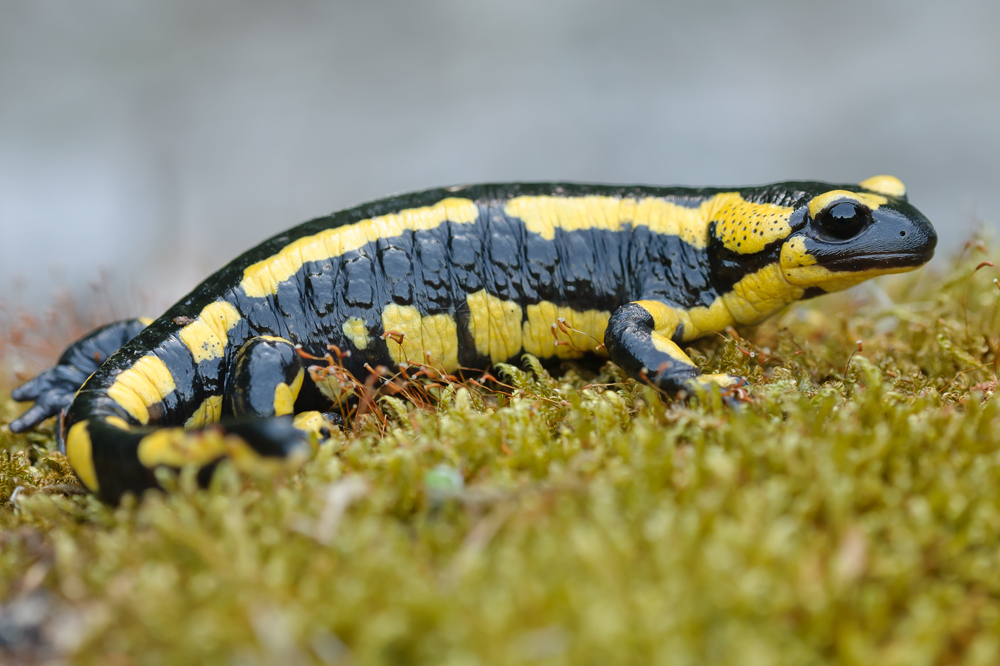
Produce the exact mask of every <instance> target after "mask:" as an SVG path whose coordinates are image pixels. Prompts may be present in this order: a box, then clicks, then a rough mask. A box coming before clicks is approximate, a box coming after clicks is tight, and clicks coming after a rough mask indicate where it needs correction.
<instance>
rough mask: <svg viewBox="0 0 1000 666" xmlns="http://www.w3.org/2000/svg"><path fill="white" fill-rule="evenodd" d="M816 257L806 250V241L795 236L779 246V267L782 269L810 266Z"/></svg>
mask: <svg viewBox="0 0 1000 666" xmlns="http://www.w3.org/2000/svg"><path fill="white" fill-rule="evenodd" d="M815 263H816V257H814V256H813V255H811V254H809V251H808V250H807V249H806V239H805V238H803V237H802V236H796V237H795V238H792V239H790V240H788V242H786V243H785V244H784V245H782V246H781V267H782V268H784V269H786V270H787V269H789V268H799V267H801V266H812V265H813V264H815Z"/></svg>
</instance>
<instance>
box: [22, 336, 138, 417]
mask: <svg viewBox="0 0 1000 666" xmlns="http://www.w3.org/2000/svg"><path fill="white" fill-rule="evenodd" d="M147 324H149V320H148V319H125V320H123V321H116V322H114V323H112V324H107V325H105V326H102V327H100V328H98V329H96V330H94V331H91V332H90V333H88V334H87V335H85V336H84V337H82V338H80V339H79V340H77V341H76V342H74V343H73V344H71V345H70V346H69V347H67V348H66V351H65V352H63V355H62V356H60V357H59V360H58V361H57V362H56V365H55V367H52V368H49V369H48V370H45V371H44V372H42V373H40V374H39V375H38V376H37V377H35V378H34V379H31V380H29V381H27V382H25V383H24V384H22V385H21V386H19V387H17V388H16V389H14V390H13V391H12V392H11V397H12V398H14V400H17V401H18V402H27V401H29V400H32V401H34V403H35V404H34V405H32V407H31V408H30V409H28V411H26V412H25V413H24V414H22V415H21V416H20V417H18V418H16V419H14V420H13V421H11V423H10V429H11V431H13V432H24V431H26V430H30V429H31V428H34V427H35V426H37V425H38V424H39V423H41V422H42V421H44V420H45V419H47V418H49V417H50V416H55V415H56V414H58V413H59V412H60V411H62V410H64V409H66V408H67V407H69V404H70V403H71V402H72V401H73V396H74V395H76V392H77V391H79V390H80V387H81V386H83V383H84V382H85V381H87V377H89V376H90V375H92V374H93V373H94V372H95V371H96V370H97V369H98V368H99V367H101V364H102V363H104V361H105V360H107V358H108V357H109V356H111V355H112V354H114V353H115V352H116V351H118V349H119V348H121V346H122V345H124V344H125V343H126V342H128V341H129V340H131V339H132V338H134V337H135V336H136V335H138V334H139V331H141V330H142V329H144V328H145V327H146V325H147Z"/></svg>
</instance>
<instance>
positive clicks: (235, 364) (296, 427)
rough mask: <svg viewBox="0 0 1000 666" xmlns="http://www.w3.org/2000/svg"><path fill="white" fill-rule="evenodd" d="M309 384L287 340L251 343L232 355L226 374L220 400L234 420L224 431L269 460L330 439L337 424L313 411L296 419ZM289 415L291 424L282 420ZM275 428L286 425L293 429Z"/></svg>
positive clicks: (266, 338)
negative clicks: (296, 411) (300, 402)
mask: <svg viewBox="0 0 1000 666" xmlns="http://www.w3.org/2000/svg"><path fill="white" fill-rule="evenodd" d="M307 382H311V380H310V379H309V378H308V377H307V376H306V371H305V365H304V364H303V362H302V357H301V356H300V355H299V353H298V350H297V349H296V348H295V346H294V345H293V344H292V343H291V342H290V341H288V340H285V339H284V338H276V337H271V336H260V337H256V338H251V339H250V340H249V341H247V342H246V343H244V345H243V346H242V347H241V348H240V350H239V351H238V352H237V353H236V356H235V357H234V358H233V361H232V365H231V366H230V369H229V372H228V373H227V375H226V388H225V395H224V397H223V400H224V403H225V405H226V407H227V410H226V411H227V412H228V413H229V414H232V416H233V417H234V421H233V422H232V423H229V424H227V426H226V429H227V431H229V432H232V433H233V434H236V435H239V436H240V437H242V438H243V439H244V440H246V442H247V443H248V444H249V445H250V446H251V448H253V449H255V450H257V452H258V453H260V454H261V455H264V456H269V457H274V456H282V455H286V454H285V453H282V449H283V447H284V448H289V450H296V449H297V448H298V447H299V446H300V445H301V442H302V441H316V440H324V439H327V438H329V437H330V434H331V432H332V429H333V427H334V425H335V424H334V423H333V422H332V421H331V419H330V418H329V417H328V416H326V415H323V414H320V413H319V412H315V411H306V412H301V413H299V414H295V406H296V402H297V401H298V399H299V396H300V394H301V393H302V391H303V389H304V388H306V389H308V388H310V387H309V386H306V385H305V384H306V383H307ZM292 415H295V418H294V419H291V418H283V417H291V416H292ZM274 417H282V418H278V419H275V418H274ZM277 423H286V424H290V427H291V428H293V430H291V431H288V430H286V428H285V426H279V425H277ZM279 431H280V432H279ZM281 433H284V434H281ZM282 439H284V440H285V441H284V442H282V441H281V440H282Z"/></svg>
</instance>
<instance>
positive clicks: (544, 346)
mask: <svg viewBox="0 0 1000 666" xmlns="http://www.w3.org/2000/svg"><path fill="white" fill-rule="evenodd" d="M525 314H526V315H527V321H525V322H524V324H523V325H522V327H521V344H522V345H523V348H524V351H526V352H528V353H529V354H533V355H534V356H537V357H538V358H552V357H553V356H557V357H559V358H579V357H581V356H583V355H584V354H590V353H598V354H605V355H606V354H607V352H606V351H604V348H603V347H601V349H600V351H598V350H597V347H598V346H600V345H602V344H603V343H604V332H605V330H607V328H608V319H610V318H611V313H610V312H605V311H601V310H585V311H583V312H581V311H578V310H574V309H572V308H568V307H565V306H560V305H556V304H555V303H550V302H548V301H542V302H541V303H537V304H533V305H529V306H528V307H527V308H525ZM560 319H562V320H564V321H565V323H566V325H567V326H569V327H570V328H571V329H575V330H573V331H570V332H569V333H564V332H563V331H561V330H559V328H558V326H556V325H557V323H558V322H559V320H560ZM553 326H556V328H555V329H554V328H553ZM553 331H555V333H557V334H558V336H559V337H558V339H559V341H560V342H568V343H569V344H560V345H557V344H556V336H555V335H553ZM577 331H579V332H577ZM477 351H478V347H477ZM515 353H516V352H515Z"/></svg>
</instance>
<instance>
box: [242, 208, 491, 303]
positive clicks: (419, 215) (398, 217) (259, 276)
mask: <svg viewBox="0 0 1000 666" xmlns="http://www.w3.org/2000/svg"><path fill="white" fill-rule="evenodd" d="M478 217H479V207H478V206H476V204H475V203H473V202H472V201H470V200H469V199H458V198H454V197H452V198H448V199H443V200H442V201H439V202H438V203H436V204H434V205H433V206H425V207H423V208H409V209H406V210H401V211H399V212H398V213H390V214H388V215H382V216H380V217H373V218H371V219H368V220H362V221H361V222H357V223H355V224H349V225H346V226H343V227H337V228H336V229H326V230H325V231H321V232H319V233H318V234H314V235H312V236H306V237H304V238H300V239H298V240H296V241H293V242H291V243H289V244H288V245H286V246H285V247H284V248H282V249H281V251H280V252H278V253H277V254H274V255H272V256H270V257H268V258H267V259H264V260H263V261H258V262H257V263H255V264H253V265H252V266H249V267H248V268H247V269H246V270H245V271H243V281H242V282H240V286H241V287H242V288H243V290H244V291H245V292H246V294H247V295H248V296H250V297H252V298H264V297H265V296H268V295H273V294H276V293H277V292H278V285H279V284H281V283H282V282H284V281H285V280H287V279H288V278H290V277H292V276H293V275H295V273H297V272H298V271H299V269H300V268H302V265H303V264H304V263H306V262H308V261H322V260H324V259H329V258H331V257H339V256H341V255H342V254H344V253H345V252H350V251H352V250H357V249H359V248H361V247H363V246H364V245H365V244H367V243H371V242H374V241H376V240H378V239H380V238H392V237H395V236H399V235H401V234H402V233H403V232H404V231H420V230H430V229H436V228H437V227H439V226H441V225H442V224H443V223H444V222H446V221H448V222H456V223H459V224H471V223H473V222H475V221H476V219H477V218H478Z"/></svg>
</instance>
